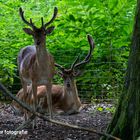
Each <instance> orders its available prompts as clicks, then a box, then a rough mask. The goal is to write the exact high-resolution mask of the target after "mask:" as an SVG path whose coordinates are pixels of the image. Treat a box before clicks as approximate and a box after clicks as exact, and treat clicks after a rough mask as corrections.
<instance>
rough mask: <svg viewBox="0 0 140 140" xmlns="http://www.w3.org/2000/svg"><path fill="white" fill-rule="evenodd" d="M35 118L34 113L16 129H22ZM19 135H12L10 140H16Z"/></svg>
mask: <svg viewBox="0 0 140 140" xmlns="http://www.w3.org/2000/svg"><path fill="white" fill-rule="evenodd" d="M34 118H35V115H32V116H31V117H30V118H29V119H28V120H27V121H25V122H23V123H22V124H21V125H20V126H19V127H18V128H16V130H15V131H19V130H22V129H23V128H24V127H26V126H27V125H28V124H30V123H31V122H32V121H33V120H34ZM16 136H17V135H11V137H10V138H9V139H8V140H14V139H15V138H16Z"/></svg>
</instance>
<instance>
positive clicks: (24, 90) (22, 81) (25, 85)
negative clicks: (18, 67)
mask: <svg viewBox="0 0 140 140" xmlns="http://www.w3.org/2000/svg"><path fill="white" fill-rule="evenodd" d="M20 77H21V76H20ZM20 79H21V84H22V88H23V93H24V96H23V102H24V103H26V99H27V96H28V93H27V84H26V82H24V80H23V79H22V77H21V78H20ZM27 119H28V111H27V110H26V109H25V111H24V120H25V121H27Z"/></svg>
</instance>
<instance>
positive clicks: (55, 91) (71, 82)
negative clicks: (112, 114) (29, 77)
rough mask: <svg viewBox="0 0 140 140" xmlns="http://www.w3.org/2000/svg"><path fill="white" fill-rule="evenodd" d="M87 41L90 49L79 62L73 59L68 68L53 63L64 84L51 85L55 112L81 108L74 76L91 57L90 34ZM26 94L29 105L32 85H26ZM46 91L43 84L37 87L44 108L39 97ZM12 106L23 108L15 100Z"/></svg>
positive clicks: (22, 95)
mask: <svg viewBox="0 0 140 140" xmlns="http://www.w3.org/2000/svg"><path fill="white" fill-rule="evenodd" d="M88 41H89V44H90V51H89V53H88V54H87V56H86V57H85V59H84V60H83V61H81V62H79V63H77V61H78V58H77V59H76V60H75V61H74V63H73V64H72V65H71V68H70V69H65V68H64V67H62V66H61V65H59V64H55V66H56V67H57V68H58V69H59V71H58V74H59V75H60V76H61V77H62V78H63V81H64V84H63V86H61V85H53V86H52V92H51V93H52V105H53V110H54V112H56V113H66V114H74V113H78V112H79V110H80V108H81V102H80V99H79V97H78V91H77V86H76V82H75V77H77V76H79V75H80V72H79V69H78V67H80V66H82V65H84V64H86V63H88V62H89V61H90V58H91V54H92V51H93V49H94V43H93V39H92V37H91V36H90V35H88ZM27 89H28V90H27V91H28V92H27V93H28V96H27V97H26V98H27V99H26V101H27V103H28V104H29V105H32V104H33V99H34V98H33V97H32V94H31V91H32V87H31V86H28V88H27ZM45 93H46V87H45V86H38V87H37V98H38V100H39V104H40V106H42V108H43V109H44V110H45V109H47V108H48V106H47V100H45V102H43V103H42V102H41V98H42V97H44V95H45ZM16 96H17V97H18V98H19V99H20V100H23V99H24V98H25V97H24V96H25V94H24V92H23V89H21V90H20V91H19V92H18V93H17V95H16ZM13 106H14V107H15V108H16V109H18V110H20V111H21V112H23V109H22V108H21V107H20V106H19V105H18V104H17V103H16V102H15V101H13Z"/></svg>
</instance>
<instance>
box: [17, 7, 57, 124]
mask: <svg viewBox="0 0 140 140" xmlns="http://www.w3.org/2000/svg"><path fill="white" fill-rule="evenodd" d="M19 13H20V16H21V19H22V20H23V22H24V23H25V24H27V25H28V26H29V27H31V28H23V30H24V32H25V33H27V34H28V35H31V36H32V37H33V39H34V45H32V46H27V47H25V48H22V49H21V50H20V52H19V54H18V60H17V61H18V69H19V75H20V79H21V83H22V87H23V92H24V96H23V97H26V96H27V85H28V84H30V83H31V85H32V94H33V104H32V105H33V109H34V111H36V109H37V104H38V99H37V86H38V85H45V86H46V88H47V93H45V94H44V96H45V98H46V96H47V103H48V110H49V114H50V118H51V117H52V99H51V88H52V78H53V76H54V60H53V57H52V56H51V55H50V54H49V52H48V50H46V35H48V34H50V33H51V32H52V31H53V29H54V26H51V27H48V26H49V25H50V24H51V23H52V22H53V21H54V19H55V18H56V15H57V8H56V7H55V8H54V14H53V17H52V19H51V20H50V21H49V22H47V23H45V24H44V22H43V18H41V22H42V26H41V27H40V28H38V27H36V26H35V25H34V23H33V22H32V19H30V21H29V22H28V21H27V20H26V19H25V17H24V11H23V10H22V8H20V9H19ZM23 101H24V102H26V99H25V98H23ZM27 119H28V115H27V113H26V112H25V120H27ZM33 125H34V123H33Z"/></svg>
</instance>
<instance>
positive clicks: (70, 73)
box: [55, 35, 94, 89]
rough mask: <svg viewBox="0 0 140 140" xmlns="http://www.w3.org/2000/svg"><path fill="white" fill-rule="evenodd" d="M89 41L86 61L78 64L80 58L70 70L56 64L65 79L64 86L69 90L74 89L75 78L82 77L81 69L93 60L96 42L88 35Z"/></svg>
mask: <svg viewBox="0 0 140 140" xmlns="http://www.w3.org/2000/svg"><path fill="white" fill-rule="evenodd" d="M87 39H88V42H89V44H90V50H89V52H88V54H87V56H86V57H85V58H84V60H82V61H81V62H79V63H78V60H79V56H78V57H77V58H76V60H75V61H74V62H73V63H72V65H71V67H70V68H69V69H66V68H64V67H63V66H61V65H59V64H56V63H55V66H56V67H57V68H58V69H59V71H57V73H58V74H59V75H60V76H61V77H62V78H63V79H64V86H65V87H67V88H68V89H70V88H73V86H74V78H75V77H78V76H79V75H81V71H80V69H79V68H80V67H81V66H83V65H85V64H86V63H88V62H89V61H90V59H91V55H92V52H93V49H94V42H93V39H92V37H91V36H90V35H87Z"/></svg>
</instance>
